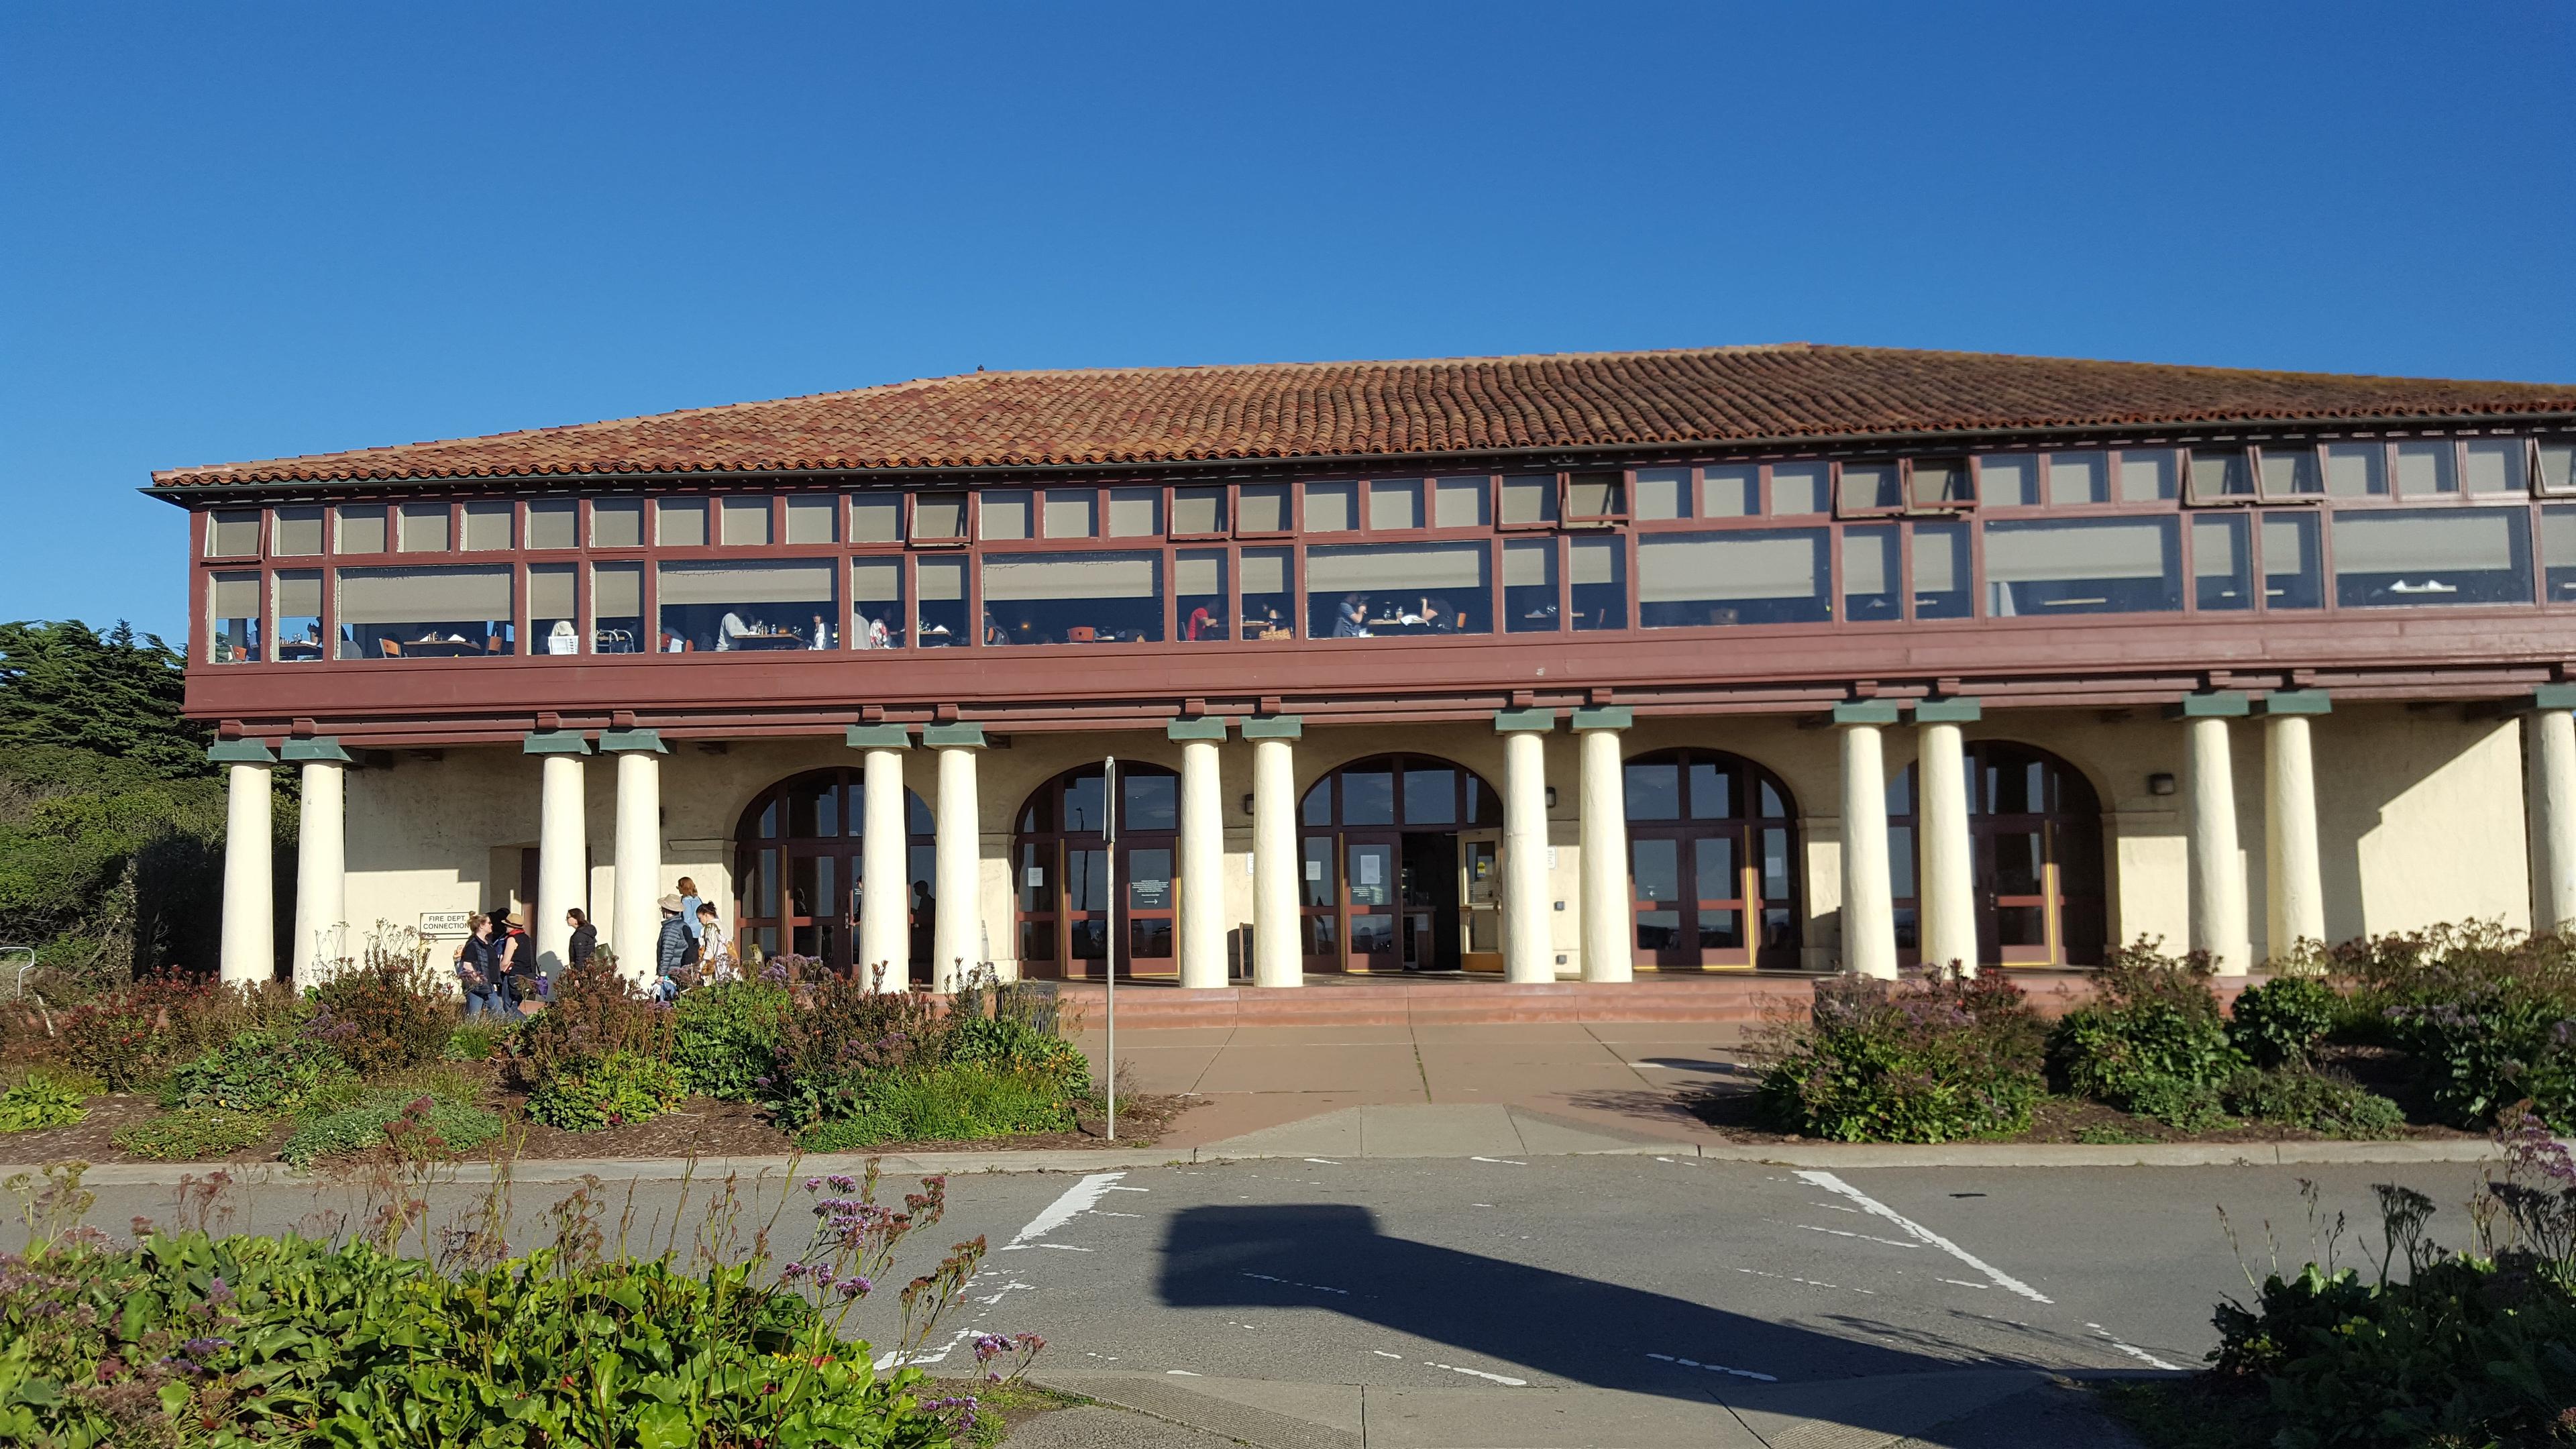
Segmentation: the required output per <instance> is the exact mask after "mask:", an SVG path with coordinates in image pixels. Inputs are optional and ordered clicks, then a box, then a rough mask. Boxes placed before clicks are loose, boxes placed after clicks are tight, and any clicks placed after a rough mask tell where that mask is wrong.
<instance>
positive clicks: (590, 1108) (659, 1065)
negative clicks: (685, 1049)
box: [528, 1051, 683, 1132]
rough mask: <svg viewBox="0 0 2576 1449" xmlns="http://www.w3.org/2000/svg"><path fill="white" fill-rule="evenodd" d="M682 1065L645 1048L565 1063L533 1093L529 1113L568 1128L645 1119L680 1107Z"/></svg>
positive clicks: (589, 1128) (577, 1129)
mask: <svg viewBox="0 0 2576 1449" xmlns="http://www.w3.org/2000/svg"><path fill="white" fill-rule="evenodd" d="M682 1095H683V1093H682V1092H681V1090H680V1071H679V1068H677V1067H674V1066H673V1065H671V1063H670V1062H668V1061H665V1060H662V1059H661V1058H658V1057H650V1056H646V1055H644V1054H643V1053H641V1052H631V1051H613V1052H609V1053H607V1054H605V1055H603V1056H597V1057H582V1058H577V1059H575V1060H573V1061H571V1062H568V1063H566V1064H564V1065H563V1066H562V1067H560V1068H558V1069H557V1070H556V1071H555V1072H554V1073H553V1074H551V1075H549V1076H548V1077H547V1078H546V1079H545V1081H543V1082H542V1083H540V1084H538V1087H537V1089H536V1090H535V1091H533V1092H530V1093H529V1094H528V1115H529V1116H531V1117H534V1118H536V1119H537V1120H538V1121H540V1122H543V1123H545V1124H546V1125H547V1126H549V1127H560V1128H563V1129H564V1130H565V1131H567V1132H595V1131H597V1130H599V1129H600V1128H602V1127H618V1126H623V1125H625V1124H626V1123H629V1122H645V1121H650V1120H651V1119H653V1118H655V1117H659V1116H661V1115H662V1114H663V1113H665V1112H668V1111H670V1110H671V1109H672V1108H674V1107H676V1106H678V1105H680V1098H681V1096H682Z"/></svg>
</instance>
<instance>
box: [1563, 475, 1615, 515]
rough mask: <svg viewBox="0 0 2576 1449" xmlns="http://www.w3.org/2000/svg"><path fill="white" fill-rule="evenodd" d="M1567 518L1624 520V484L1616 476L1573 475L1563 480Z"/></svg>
mask: <svg viewBox="0 0 2576 1449" xmlns="http://www.w3.org/2000/svg"><path fill="white" fill-rule="evenodd" d="M1565 499H1566V506H1565V512H1566V516H1567V517H1568V518H1624V517H1626V516H1627V513H1628V480H1627V477H1626V476H1625V475H1624V474H1619V473H1575V474H1571V475H1569V476H1568V477H1567V478H1566V480H1565Z"/></svg>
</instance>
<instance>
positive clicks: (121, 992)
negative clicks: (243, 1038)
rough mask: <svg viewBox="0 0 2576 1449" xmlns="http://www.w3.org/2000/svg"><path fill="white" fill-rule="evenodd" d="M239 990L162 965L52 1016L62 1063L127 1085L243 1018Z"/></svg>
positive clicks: (150, 1077)
mask: <svg viewBox="0 0 2576 1449" xmlns="http://www.w3.org/2000/svg"><path fill="white" fill-rule="evenodd" d="M243 1000H244V998H243V996H242V994H241V993H238V992H235V991H232V990H228V989H227V988H224V987H221V986H218V985H216V984H215V983H213V982H211V981H208V980H204V979H202V978H198V977H192V976H185V975H181V974H180V973H178V972H175V971H170V972H163V973H161V974H159V975H154V976H147V977H144V978H143V979H141V980H138V981H134V982H130V983H128V984H126V985H124V986H121V987H119V988H117V989H116V990H114V991H110V992H107V993H105V994H103V995H100V996H96V997H93V998H91V999H90V1000H88V1001H84V1002H82V1003H81V1004H80V1005H78V1006H75V1007H73V1008H72V1009H71V1010H70V1011H68V1012H66V1013H64V1014H63V1016H62V1017H61V1018H60V1020H59V1023H58V1030H59V1031H60V1033H61V1036H60V1042H61V1046H60V1048H59V1049H60V1051H61V1053H62V1058H63V1062H64V1064H65V1065H67V1066H70V1067H71V1068H73V1069H74V1070H76V1071H82V1072H86V1073H88V1074H90V1075H91V1076H94V1077H96V1078H98V1079H99V1080H100V1081H101V1082H104V1083H106V1084H107V1086H108V1089H109V1090H111V1091H117V1092H130V1091H133V1090H135V1089H136V1088H139V1087H149V1086H152V1085H153V1084H155V1083H157V1082H159V1081H160V1080H161V1079H162V1078H163V1077H164V1076H165V1075H167V1074H168V1073H169V1070H170V1068H171V1067H173V1066H175V1065H177V1064H178V1063H180V1062H182V1061H185V1060H187V1059H188V1058H190V1057H192V1056H195V1055H196V1054H197V1052H198V1051H199V1050H200V1049H201V1048H203V1047H205V1046H207V1045H209V1044H211V1043H213V1042H217V1041H221V1040H223V1039H224V1038H226V1037H228V1036H230V1035H231V1034H232V1032H233V1031H234V1030H237V1029H239V1028H240V1027H241V1026H244V1025H248V1024H249V1023H248V1021H247V1020H246V1018H245V1012H244V1008H243Z"/></svg>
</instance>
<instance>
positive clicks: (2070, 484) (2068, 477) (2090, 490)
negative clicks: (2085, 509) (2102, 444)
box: [2048, 453, 2111, 508]
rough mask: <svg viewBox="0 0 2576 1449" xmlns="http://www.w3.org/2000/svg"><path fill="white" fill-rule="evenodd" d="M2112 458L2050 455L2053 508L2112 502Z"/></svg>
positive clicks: (2104, 456) (2091, 455)
mask: <svg viewBox="0 0 2576 1449" xmlns="http://www.w3.org/2000/svg"><path fill="white" fill-rule="evenodd" d="M2110 461H2111V460H2110V458H2109V456H2108V455H2106V454H2102V453H2051V454H2049V455H2048V501H2049V503H2050V504H2051V505H2052V506H2054V507H2061V508H2062V507H2067V506H2069V505H2078V504H2085V503H2108V502H2110V501H2111V486H2110V484H2111V479H2110V473H2109V467H2110Z"/></svg>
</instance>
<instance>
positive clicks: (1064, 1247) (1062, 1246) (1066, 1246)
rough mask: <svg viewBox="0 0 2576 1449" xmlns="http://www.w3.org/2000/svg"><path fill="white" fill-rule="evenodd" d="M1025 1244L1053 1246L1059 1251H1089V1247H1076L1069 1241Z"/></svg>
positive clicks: (1042, 1246) (1040, 1246)
mask: <svg viewBox="0 0 2576 1449" xmlns="http://www.w3.org/2000/svg"><path fill="white" fill-rule="evenodd" d="M1026 1246H1028V1247H1032V1248H1053V1249H1055V1250H1056V1251H1057V1252H1059V1253H1088V1252H1090V1251H1091V1250H1090V1249H1089V1248H1077V1247H1075V1246H1074V1245H1073V1244H1071V1243H1029V1244H1027V1245H1026Z"/></svg>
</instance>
